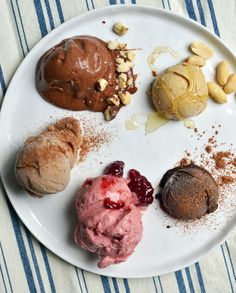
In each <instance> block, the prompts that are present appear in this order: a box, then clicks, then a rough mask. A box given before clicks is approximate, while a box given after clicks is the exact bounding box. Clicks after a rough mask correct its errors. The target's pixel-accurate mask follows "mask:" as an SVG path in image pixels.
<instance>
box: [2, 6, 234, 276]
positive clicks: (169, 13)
mask: <svg viewBox="0 0 236 293" xmlns="http://www.w3.org/2000/svg"><path fill="white" fill-rule="evenodd" d="M127 9H131V10H137V11H142V10H143V11H144V12H146V13H149V12H151V13H156V14H161V15H164V16H167V17H171V18H172V17H174V18H175V19H176V20H177V21H179V20H181V21H185V22H187V23H191V24H192V25H193V26H195V27H198V28H199V29H201V30H203V31H205V32H206V33H207V34H208V35H210V36H211V37H212V38H213V39H214V40H216V41H217V42H220V44H221V45H222V46H223V47H224V48H225V49H226V50H227V51H228V52H229V53H230V54H231V55H232V56H233V58H234V59H235V60H236V55H235V54H234V53H233V50H232V49H231V48H230V47H229V46H228V45H227V44H226V43H225V42H224V41H223V40H222V39H221V38H220V37H218V36H217V35H215V34H214V33H212V32H211V31H210V30H209V29H208V28H206V27H204V26H203V25H202V24H200V23H198V22H197V21H194V20H192V19H190V18H188V17H186V16H183V15H179V14H176V13H174V12H172V11H169V10H165V9H162V8H157V7H150V6H146V5H132V4H126V5H122V4H117V5H110V6H105V7H101V8H98V9H94V10H90V11H87V12H84V13H82V14H79V15H77V16H75V17H73V18H71V19H69V20H67V21H65V22H64V23H62V24H60V25H58V26H57V27H56V28H55V29H53V30H52V31H50V32H49V33H48V34H47V35H45V36H44V37H43V38H41V39H40V40H39V41H38V42H37V43H36V44H35V45H34V46H33V47H32V48H31V50H30V51H29V52H28V54H27V55H26V57H24V59H23V60H22V61H21V63H20V64H19V66H18V68H17V69H16V71H15V73H14V75H13V77H12V78H11V80H10V82H9V85H8V86H7V91H6V93H5V95H4V98H3V101H2V105H1V110H0V128H1V127H2V124H3V123H4V122H3V116H4V113H5V112H6V111H7V107H8V106H9V105H8V104H9V101H10V97H9V98H8V96H9V92H10V91H11V88H12V87H13V85H14V81H15V79H16V78H17V76H18V75H19V74H20V73H21V70H22V68H23V65H24V63H25V62H27V61H28V59H30V58H31V55H32V54H33V53H34V51H35V50H36V49H37V47H38V46H39V45H40V44H41V43H42V42H45V40H47V38H50V36H51V34H53V33H54V34H55V33H56V32H57V31H60V30H63V28H64V27H66V26H71V25H72V26H73V22H78V21H80V19H83V18H84V17H85V16H86V17H90V15H95V17H96V14H100V13H107V11H109V10H119V11H122V10H127ZM1 133H2V132H1ZM1 133H0V137H1V136H2V134H1ZM2 170H3V166H2V163H1V160H0V177H1V181H2V185H3V187H4V190H3V192H5V194H6V195H7V198H8V199H9V201H10V203H11V205H12V207H13V208H14V210H15V212H16V214H17V216H18V217H19V218H20V220H21V222H22V223H23V224H24V226H25V227H26V228H27V229H28V230H29V231H30V233H31V234H32V235H33V236H34V237H35V238H36V239H37V241H39V242H40V243H42V244H43V245H44V246H45V247H46V248H47V249H49V250H50V252H52V253H53V254H54V255H56V256H58V257H60V258H61V259H62V260H63V261H66V262H67V263H69V264H71V265H73V266H75V267H78V268H81V269H84V270H86V271H88V272H92V273H94V274H97V275H103V276H108V277H116V278H126V277H127V276H124V274H117V273H115V275H114V274H113V273H109V272H106V273H105V272H104V273H103V272H102V271H101V272H97V271H94V270H92V269H88V268H85V267H83V266H78V265H77V264H75V263H73V261H71V260H68V259H67V258H66V257H65V256H63V255H62V254H61V253H60V252H55V249H54V248H52V247H51V245H50V243H49V244H48V243H47V244H45V241H44V239H40V237H38V235H37V232H35V231H33V229H31V228H30V225H29V224H28V223H27V220H25V218H24V215H23V213H22V212H20V211H19V209H18V208H17V205H16V204H15V202H14V199H13V198H12V196H11V192H10V191H9V189H8V186H7V183H6V181H5V178H4V176H3V174H2V173H3V171H2ZM235 224H236V223H231V224H230V225H229V228H228V229H227V230H226V231H225V230H224V231H222V234H223V237H220V239H219V240H216V241H214V244H211V245H210V247H209V248H207V249H205V250H204V252H200V253H198V256H196V257H193V258H192V259H191V261H187V262H185V263H184V265H182V266H176V267H172V269H171V270H169V271H164V272H161V273H159V274H158V275H163V274H167V273H173V272H175V271H177V270H181V269H183V268H185V267H186V266H190V265H192V264H193V263H195V262H196V261H199V260H200V259H202V258H203V257H204V256H206V255H207V254H208V253H209V252H210V251H212V250H213V249H214V248H216V247H218V246H219V245H220V244H222V243H223V242H224V241H225V239H226V237H227V236H228V235H229V233H230V232H231V231H232V229H233V228H234V227H235ZM153 276H156V273H151V274H150V273H146V274H145V273H144V274H143V273H140V272H139V273H138V274H137V273H135V274H133V275H132V274H131V275H130V273H129V275H128V278H130V279H133V278H140V279H141V278H147V277H153Z"/></svg>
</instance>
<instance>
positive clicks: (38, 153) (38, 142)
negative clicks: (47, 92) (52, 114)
mask: <svg viewBox="0 0 236 293" xmlns="http://www.w3.org/2000/svg"><path fill="white" fill-rule="evenodd" d="M80 143H81V129H80V124H79V121H78V120H76V119H74V118H72V117H67V118H64V119H61V120H59V121H57V122H56V123H54V124H52V125H50V126H49V127H47V128H46V129H45V130H44V131H43V132H42V133H40V134H39V135H37V136H31V137H29V138H28V139H27V140H26V141H25V143H24V146H23V148H22V149H21V151H20V152H19V154H18V157H17V161H16V177H17V180H18V182H19V183H20V185H22V186H23V187H24V189H25V190H27V191H28V192H29V193H30V194H31V195H33V196H37V197H42V196H43V195H45V194H51V193H56V192H59V191H62V190H64V189H65V188H66V186H67V185H68V183H69V179H70V171H71V169H72V168H73V166H74V164H75V161H76V157H77V152H78V148H79V146H80Z"/></svg>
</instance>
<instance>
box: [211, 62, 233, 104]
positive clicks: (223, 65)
mask: <svg viewBox="0 0 236 293" xmlns="http://www.w3.org/2000/svg"><path fill="white" fill-rule="evenodd" d="M216 81H217V83H216V82H209V83H208V91H209V95H210V97H211V98H212V99H213V100H214V101H215V102H217V103H220V104H225V103H227V95H228V94H232V93H233V92H235V91H236V74H235V73H232V74H230V69H229V64H228V63H227V62H226V61H222V62H220V63H219V64H218V65H217V66H216Z"/></svg>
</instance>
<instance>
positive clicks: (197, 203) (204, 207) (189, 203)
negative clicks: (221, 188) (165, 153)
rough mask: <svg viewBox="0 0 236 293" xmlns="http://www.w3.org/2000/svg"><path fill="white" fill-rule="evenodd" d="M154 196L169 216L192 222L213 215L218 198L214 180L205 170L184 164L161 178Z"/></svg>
mask: <svg viewBox="0 0 236 293" xmlns="http://www.w3.org/2000/svg"><path fill="white" fill-rule="evenodd" d="M159 187H160V191H159V193H158V195H157V197H158V198H159V199H160V202H161V207H162V208H163V209H164V210H165V211H166V212H167V213H168V214H170V215H171V216H173V217H175V218H178V219H182V220H191V219H196V218H201V217H202V216H204V215H205V214H207V213H212V212H214V211H215V210H216V209H217V207H218V204H217V201H218V197H219V193H218V187H217V184H216V182H215V181H214V179H213V177H212V176H211V174H210V173H209V172H207V171H206V170H205V169H203V168H201V167H198V166H195V165H187V166H183V167H182V166H180V167H176V168H173V169H170V170H168V171H167V172H166V173H165V175H164V176H163V178H162V180H161V182H160V184H159Z"/></svg>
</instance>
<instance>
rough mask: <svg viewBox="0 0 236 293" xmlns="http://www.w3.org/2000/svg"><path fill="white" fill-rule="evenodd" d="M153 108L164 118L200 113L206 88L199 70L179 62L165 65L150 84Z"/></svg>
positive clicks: (204, 99)
mask: <svg viewBox="0 0 236 293" xmlns="http://www.w3.org/2000/svg"><path fill="white" fill-rule="evenodd" d="M151 95H152V100H153V103H154V106H155V108H156V109H157V111H158V112H159V113H160V114H161V115H163V116H164V117H165V118H167V119H174V120H179V119H185V118H188V117H191V116H194V115H198V114H200V113H201V112H202V111H203V110H204V109H205V107H206V105H207V101H208V89H207V84H206V81H205V77H204V75H203V73H202V70H201V69H200V68H199V67H198V66H195V65H192V64H188V63H183V64H178V65H175V66H172V67H170V68H167V69H166V70H165V71H164V72H163V73H162V74H160V75H159V76H158V77H157V78H156V80H155V81H154V83H153V86H152V94H151Z"/></svg>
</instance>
